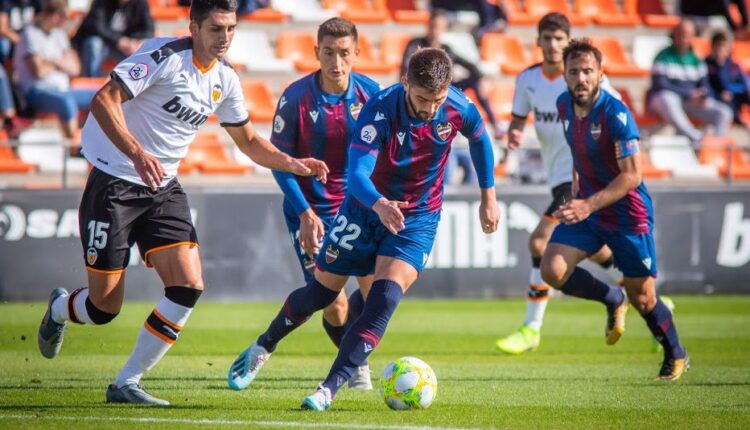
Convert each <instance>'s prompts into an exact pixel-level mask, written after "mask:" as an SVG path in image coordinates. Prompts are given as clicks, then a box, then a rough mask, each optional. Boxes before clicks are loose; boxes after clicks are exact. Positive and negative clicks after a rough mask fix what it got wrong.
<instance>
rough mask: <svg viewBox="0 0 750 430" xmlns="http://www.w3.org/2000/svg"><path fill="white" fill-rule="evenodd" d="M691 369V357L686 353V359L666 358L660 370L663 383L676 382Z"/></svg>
mask: <svg viewBox="0 0 750 430" xmlns="http://www.w3.org/2000/svg"><path fill="white" fill-rule="evenodd" d="M689 368H690V357H689V356H688V355H687V351H685V358H665V359H664V362H663V363H662V365H661V370H659V379H661V380H662V381H676V380H678V379H680V377H682V375H683V374H685V372H687V371H688V369H689Z"/></svg>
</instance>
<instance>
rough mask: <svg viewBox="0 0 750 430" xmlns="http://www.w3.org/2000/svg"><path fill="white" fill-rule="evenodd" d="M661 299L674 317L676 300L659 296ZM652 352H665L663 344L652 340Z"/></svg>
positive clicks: (654, 339) (653, 338)
mask: <svg viewBox="0 0 750 430" xmlns="http://www.w3.org/2000/svg"><path fill="white" fill-rule="evenodd" d="M659 297H660V298H661V301H662V303H664V306H666V307H667V309H669V312H671V313H672V314H673V315H674V300H672V299H671V298H670V297H667V296H659ZM651 351H653V352H662V351H664V348H662V346H661V344H660V343H659V341H658V340H656V338H655V337H652V338H651Z"/></svg>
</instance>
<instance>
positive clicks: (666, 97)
mask: <svg viewBox="0 0 750 430" xmlns="http://www.w3.org/2000/svg"><path fill="white" fill-rule="evenodd" d="M694 36H695V27H694V26H693V23H692V22H691V21H689V20H683V21H682V22H680V23H679V24H678V25H677V27H675V29H674V30H673V31H672V45H670V46H668V47H666V48H664V49H663V50H662V51H661V52H659V53H658V54H657V55H656V58H655V59H654V65H653V66H652V68H651V88H650V89H649V93H648V109H649V110H650V111H651V112H654V113H656V114H657V115H659V116H660V117H661V118H662V119H663V120H664V121H666V122H668V123H669V124H671V125H673V126H674V127H675V128H676V129H677V132H678V133H679V134H682V135H684V136H687V137H688V138H689V139H690V140H691V141H692V143H693V145H696V146H697V145H698V144H699V143H700V141H701V139H702V138H703V136H704V134H706V133H707V132H703V131H701V130H699V129H697V128H696V127H695V126H694V125H693V124H692V123H691V122H690V120H689V119H688V115H690V116H693V117H696V118H698V119H700V120H701V121H702V122H704V123H706V124H707V125H709V126H710V127H711V128H713V133H714V134H716V135H717V136H724V135H726V133H727V129H728V128H729V125H730V124H731V122H732V110H731V109H730V108H729V107H728V106H726V105H725V104H722V103H719V102H718V101H717V100H715V99H714V98H712V97H711V96H710V89H709V86H708V75H707V69H706V63H705V62H704V61H703V60H701V59H699V58H698V57H697V56H696V55H695V52H693V48H692V46H691V44H692V40H693V37H694Z"/></svg>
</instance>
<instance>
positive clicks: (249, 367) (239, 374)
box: [227, 342, 271, 391]
mask: <svg viewBox="0 0 750 430" xmlns="http://www.w3.org/2000/svg"><path fill="white" fill-rule="evenodd" d="M269 357H271V353H270V352H268V351H266V348H263V347H262V346H260V345H258V343H257V342H253V344H252V345H250V346H249V347H247V349H246V350H244V351H242V353H240V355H239V356H238V357H237V359H235V360H234V363H232V366H231V367H230V368H229V376H227V384H228V385H229V388H231V389H233V390H237V391H239V390H244V389H245V388H247V387H248V386H249V385H250V383H252V382H253V380H254V379H255V376H257V375H258V371H259V370H260V368H261V367H263V365H264V364H266V361H268V359H269Z"/></svg>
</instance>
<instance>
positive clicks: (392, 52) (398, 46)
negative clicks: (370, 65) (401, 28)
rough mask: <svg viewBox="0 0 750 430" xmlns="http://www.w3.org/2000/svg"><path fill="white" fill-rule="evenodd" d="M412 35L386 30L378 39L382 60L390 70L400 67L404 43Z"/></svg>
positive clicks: (409, 39) (404, 48)
mask: <svg viewBox="0 0 750 430" xmlns="http://www.w3.org/2000/svg"><path fill="white" fill-rule="evenodd" d="M413 37H414V36H412V35H411V34H409V33H393V32H390V31H389V32H387V33H384V34H383V37H382V38H381V39H380V50H381V52H382V53H383V61H384V62H385V64H387V65H388V66H389V67H391V70H400V69H401V59H402V58H403V56H404V51H405V50H406V45H408V44H409V41H411V39H412V38H413Z"/></svg>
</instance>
